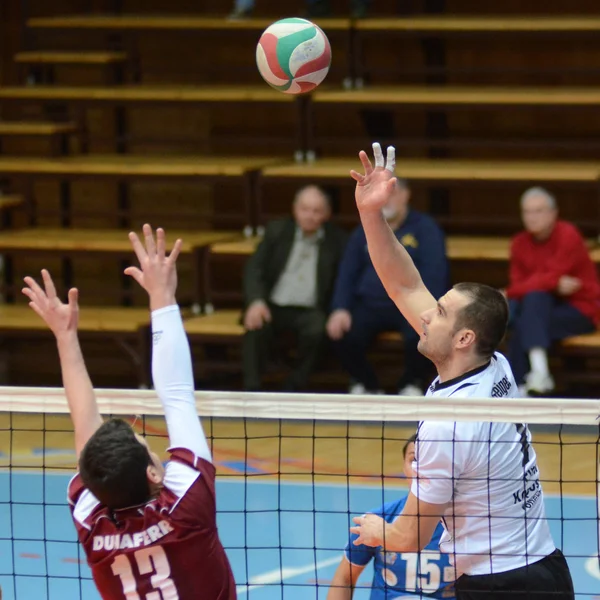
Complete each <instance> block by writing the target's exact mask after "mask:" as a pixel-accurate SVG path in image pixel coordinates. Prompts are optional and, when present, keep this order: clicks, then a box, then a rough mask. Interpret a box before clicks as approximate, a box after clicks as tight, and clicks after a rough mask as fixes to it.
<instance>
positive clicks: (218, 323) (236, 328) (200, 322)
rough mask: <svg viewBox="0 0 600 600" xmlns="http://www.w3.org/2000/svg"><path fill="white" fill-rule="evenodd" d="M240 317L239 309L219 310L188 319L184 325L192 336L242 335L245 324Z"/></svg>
mask: <svg viewBox="0 0 600 600" xmlns="http://www.w3.org/2000/svg"><path fill="white" fill-rule="evenodd" d="M240 318H241V313H240V311H239V310H218V311H216V312H214V313H212V314H210V315H202V316H199V317H192V318H190V319H186V320H185V321H184V327H185V330H186V332H187V334H188V335H190V336H196V337H202V338H211V337H241V336H242V335H244V326H243V325H241V324H240Z"/></svg>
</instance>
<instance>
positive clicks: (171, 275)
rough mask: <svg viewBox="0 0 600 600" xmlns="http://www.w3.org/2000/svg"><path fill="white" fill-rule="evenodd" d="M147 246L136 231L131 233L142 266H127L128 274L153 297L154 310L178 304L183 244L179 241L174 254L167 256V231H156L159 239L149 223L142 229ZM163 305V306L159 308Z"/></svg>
mask: <svg viewBox="0 0 600 600" xmlns="http://www.w3.org/2000/svg"><path fill="white" fill-rule="evenodd" d="M142 231H143V234H144V244H142V242H141V241H140V238H139V237H138V236H137V234H135V233H134V232H131V233H130V234H129V240H130V241H131V245H132V246H133V250H134V252H135V254H136V256H137V259H138V261H139V263H140V266H139V268H138V267H127V268H126V269H125V274H126V275H129V276H130V277H133V279H135V280H136V281H137V282H138V283H139V284H140V285H141V286H142V287H143V288H144V289H145V290H146V291H147V292H148V295H149V296H150V300H151V304H153V310H156V309H157V308H160V307H161V306H169V305H170V304H174V303H175V290H176V289H177V268H176V262H177V257H178V256H179V253H180V251H181V246H182V242H181V240H177V241H176V242H175V244H174V245H173V249H172V250H171V253H170V254H169V255H167V253H166V240H165V232H164V230H163V229H161V228H160V227H159V228H158V229H157V230H156V240H155V239H154V232H153V231H152V227H150V225H148V224H146V225H144V227H143V228H142ZM159 305H161V306H159Z"/></svg>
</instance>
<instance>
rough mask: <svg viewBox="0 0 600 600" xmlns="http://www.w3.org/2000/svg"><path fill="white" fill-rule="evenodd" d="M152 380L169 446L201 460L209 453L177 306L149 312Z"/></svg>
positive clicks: (190, 356) (188, 346) (186, 339)
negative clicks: (167, 434)
mask: <svg viewBox="0 0 600 600" xmlns="http://www.w3.org/2000/svg"><path fill="white" fill-rule="evenodd" d="M152 340H153V350H152V379H153V381H154V387H155V389H156V392H157V394H158V397H159V398H160V400H161V402H162V405H163V408H164V411H165V419H166V421H167V429H168V431H169V440H170V443H171V446H174V447H183V448H188V449H190V450H192V451H193V452H195V453H196V454H197V455H198V456H201V457H202V458H207V459H210V451H209V449H208V445H207V442H206V438H205V435H204V431H203V430H202V426H201V425H200V421H199V419H198V414H197V412H196V402H195V398H194V374H193V370H192V355H191V352H190V345H189V342H188V338H187V335H186V333H185V329H184V327H183V321H182V319H181V313H180V311H179V306H177V305H176V304H171V305H170V306H166V307H163V308H160V309H158V310H155V311H153V312H152Z"/></svg>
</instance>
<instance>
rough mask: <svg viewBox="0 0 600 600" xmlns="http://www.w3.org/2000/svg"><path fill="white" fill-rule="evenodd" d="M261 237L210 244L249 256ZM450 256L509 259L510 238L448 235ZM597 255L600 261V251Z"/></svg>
mask: <svg viewBox="0 0 600 600" xmlns="http://www.w3.org/2000/svg"><path fill="white" fill-rule="evenodd" d="M260 240H261V238H259V237H251V238H239V239H235V240H231V241H224V242H222V241H220V242H216V243H215V244H212V245H211V246H210V253H211V255H215V256H249V255H250V254H252V253H253V252H254V250H255V249H256V247H257V246H258V244H259V242H260ZM446 243H447V252H448V257H449V258H450V259H451V260H492V261H506V260H508V256H509V250H510V238H503V237H469V236H448V238H447V239H446ZM597 254H598V256H597V257H595V258H597V259H598V262H600V252H597Z"/></svg>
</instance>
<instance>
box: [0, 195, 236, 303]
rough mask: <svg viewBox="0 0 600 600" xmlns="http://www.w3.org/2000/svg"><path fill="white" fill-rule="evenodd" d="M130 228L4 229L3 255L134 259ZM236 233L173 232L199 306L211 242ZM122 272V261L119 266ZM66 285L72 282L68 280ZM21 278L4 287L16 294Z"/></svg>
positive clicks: (0, 251)
mask: <svg viewBox="0 0 600 600" xmlns="http://www.w3.org/2000/svg"><path fill="white" fill-rule="evenodd" d="M0 198H1V196H0ZM127 234H128V232H127V231H126V230H118V229H75V228H69V229H51V228H32V229H11V230H8V231H0V254H2V255H3V256H4V260H5V261H8V262H9V263H10V261H11V260H13V259H15V258H17V257H32V256H34V255H36V254H37V255H43V256H48V257H51V256H61V257H67V256H69V257H72V256H76V255H84V256H89V255H90V254H92V253H95V254H98V255H112V256H113V258H120V257H124V258H126V259H129V260H131V256H132V249H131V242H130V241H129V238H128V236H127ZM237 235H238V234H236V233H235V232H228V231H169V232H168V236H169V239H170V240H173V241H174V240H176V239H177V238H181V239H182V241H183V245H182V248H181V255H182V257H187V259H188V260H189V261H191V263H192V277H193V288H192V289H193V297H192V298H191V299H189V300H190V302H191V303H192V305H193V306H194V307H195V309H197V310H200V309H201V308H202V307H203V306H204V305H205V304H206V291H205V290H204V287H203V285H204V282H205V281H206V280H207V278H206V275H205V274H204V269H205V268H206V258H205V254H206V252H207V251H208V248H209V246H210V245H211V244H214V243H216V242H219V241H226V240H228V239H231V238H234V237H237ZM115 269H116V270H118V271H119V272H120V270H121V266H120V264H116V265H115ZM64 283H65V286H66V285H69V282H64ZM20 286H21V282H20V281H16V282H15V281H12V280H10V279H8V280H7V276H6V273H5V281H4V284H3V285H2V286H1V287H3V288H4V292H5V293H7V294H10V295H13V296H14V295H15V292H16V289H17V288H20ZM121 294H122V298H123V300H124V301H125V300H126V299H127V298H128V295H127V292H126V290H121Z"/></svg>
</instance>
